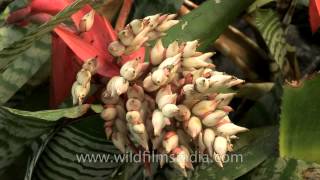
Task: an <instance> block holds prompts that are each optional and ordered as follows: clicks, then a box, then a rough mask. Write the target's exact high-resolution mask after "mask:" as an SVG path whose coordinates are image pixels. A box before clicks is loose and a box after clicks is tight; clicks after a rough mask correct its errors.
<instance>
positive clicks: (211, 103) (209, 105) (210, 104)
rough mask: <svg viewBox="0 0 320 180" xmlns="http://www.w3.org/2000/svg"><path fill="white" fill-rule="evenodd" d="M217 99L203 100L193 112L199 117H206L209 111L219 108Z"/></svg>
mask: <svg viewBox="0 0 320 180" xmlns="http://www.w3.org/2000/svg"><path fill="white" fill-rule="evenodd" d="M217 105H218V103H217V101H215V100H202V101H200V102H198V103H197V104H196V105H194V106H193V108H192V113H193V114H194V115H196V116H199V117H204V116H205V115H207V114H208V113H211V112H213V111H215V110H216V108H217Z"/></svg>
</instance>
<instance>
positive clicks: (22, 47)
mask: <svg viewBox="0 0 320 180" xmlns="http://www.w3.org/2000/svg"><path fill="white" fill-rule="evenodd" d="M90 2H92V0H77V1H75V2H74V3H72V4H71V5H69V6H68V7H66V8H65V9H64V10H62V11H61V12H59V13H58V14H57V15H56V16H54V17H52V19H51V20H50V21H48V22H47V23H44V24H42V25H41V26H39V27H38V28H36V29H35V30H33V31H31V32H29V33H28V34H27V35H25V36H24V37H23V38H21V39H20V40H18V41H15V42H13V43H12V44H11V45H10V46H9V47H6V48H4V49H2V50H1V51H0V59H1V63H0V69H4V68H5V67H7V65H8V64H10V63H11V62H12V61H14V60H15V58H16V57H17V56H18V55H20V54H21V53H22V52H24V51H26V50H27V49H29V48H30V47H31V46H32V44H33V43H34V42H35V41H36V40H39V39H40V38H41V37H42V36H44V35H45V34H47V33H48V32H50V31H51V30H52V29H53V28H54V27H55V26H56V25H57V24H59V23H61V22H63V21H65V20H67V19H69V18H70V16H71V15H72V14H73V13H75V12H76V11H78V10H79V9H81V8H82V7H83V6H84V5H85V4H87V3H90Z"/></svg>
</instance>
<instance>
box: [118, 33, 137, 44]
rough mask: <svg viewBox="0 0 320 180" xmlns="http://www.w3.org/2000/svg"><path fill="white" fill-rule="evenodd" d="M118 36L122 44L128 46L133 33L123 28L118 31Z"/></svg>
mask: <svg viewBox="0 0 320 180" xmlns="http://www.w3.org/2000/svg"><path fill="white" fill-rule="evenodd" d="M118 37H119V39H120V41H121V43H122V44H123V45H125V46H130V45H131V43H132V41H133V39H134V34H133V33H132V32H131V31H130V30H128V29H124V30H122V31H120V32H119V33H118Z"/></svg>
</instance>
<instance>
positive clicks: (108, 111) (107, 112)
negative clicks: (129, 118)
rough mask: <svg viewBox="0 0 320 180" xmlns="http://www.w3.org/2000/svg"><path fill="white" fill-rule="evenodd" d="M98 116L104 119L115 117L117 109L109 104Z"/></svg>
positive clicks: (108, 119) (109, 119)
mask: <svg viewBox="0 0 320 180" xmlns="http://www.w3.org/2000/svg"><path fill="white" fill-rule="evenodd" d="M100 116H101V118H102V119H103V120H105V121H111V120H114V119H115V118H116V117H117V109H116V108H115V107H114V106H109V107H107V108H105V109H104V110H103V111H102V112H101V114H100Z"/></svg>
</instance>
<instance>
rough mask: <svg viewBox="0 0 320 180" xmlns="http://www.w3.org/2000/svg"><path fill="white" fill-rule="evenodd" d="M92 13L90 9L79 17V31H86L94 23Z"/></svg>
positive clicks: (93, 13)
mask: <svg viewBox="0 0 320 180" xmlns="http://www.w3.org/2000/svg"><path fill="white" fill-rule="evenodd" d="M94 15H95V12H94V10H91V11H90V12H88V13H87V14H85V15H84V16H83V17H82V18H81V20H80V23H79V31H80V32H87V31H89V30H90V29H91V27H92V26H93V23H94Z"/></svg>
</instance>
